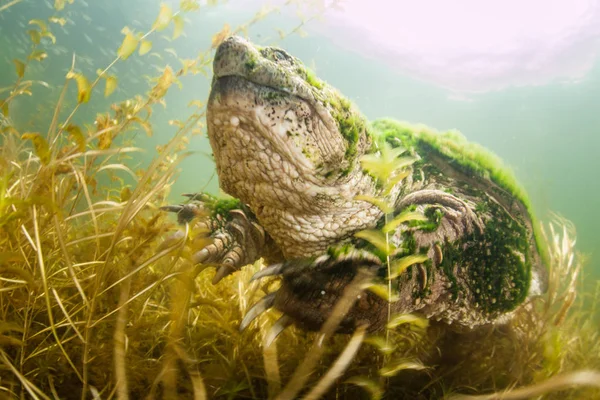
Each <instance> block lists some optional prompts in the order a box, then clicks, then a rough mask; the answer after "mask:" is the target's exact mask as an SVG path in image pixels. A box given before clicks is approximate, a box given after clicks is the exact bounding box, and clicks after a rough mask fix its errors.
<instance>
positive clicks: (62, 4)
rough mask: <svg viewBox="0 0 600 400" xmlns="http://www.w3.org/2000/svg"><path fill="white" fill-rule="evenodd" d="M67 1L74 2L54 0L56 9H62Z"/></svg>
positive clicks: (71, 1)
mask: <svg viewBox="0 0 600 400" xmlns="http://www.w3.org/2000/svg"><path fill="white" fill-rule="evenodd" d="M67 2H68V3H69V4H73V0H54V9H55V10H57V11H60V10H62V9H63V8H65V4H66V3H67Z"/></svg>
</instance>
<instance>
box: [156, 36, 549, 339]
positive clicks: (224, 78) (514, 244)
mask: <svg viewBox="0 0 600 400" xmlns="http://www.w3.org/2000/svg"><path fill="white" fill-rule="evenodd" d="M213 71H214V78H213V83H212V89H211V93H210V98H209V102H208V114H207V126H208V137H209V139H210V144H211V147H212V150H213V153H214V159H215V163H216V166H217V173H218V176H219V183H220V186H221V188H222V189H223V190H224V191H225V192H226V193H228V194H230V195H231V196H233V197H234V198H235V199H237V201H233V202H231V201H230V202H229V203H228V206H227V207H222V203H220V202H219V201H218V200H215V199H211V200H210V201H209V202H208V203H207V202H206V201H201V202H191V203H188V204H185V205H180V206H169V207H167V209H170V210H171V211H177V212H179V216H180V220H182V221H190V220H192V218H193V216H194V215H195V214H194V212H193V211H194V209H195V208H196V207H207V208H211V209H212V210H215V209H217V208H218V211H217V212H216V214H217V215H218V216H219V218H217V219H218V220H219V221H221V222H220V223H217V224H214V223H208V225H210V226H211V229H212V231H213V237H214V242H213V243H212V244H210V245H208V246H207V247H206V248H204V249H203V250H201V251H200V252H198V253H197V254H196V256H195V261H196V262H203V263H212V264H216V265H218V268H217V273H216V275H215V279H214V282H218V281H219V280H220V279H221V278H223V277H224V276H226V275H228V274H230V273H232V272H234V271H235V270H237V269H239V268H241V267H242V266H244V265H246V264H249V263H252V262H254V261H256V260H257V259H258V258H260V257H264V258H265V259H266V260H267V262H269V263H274V264H273V265H272V266H271V267H269V268H267V269H266V270H264V271H261V272H259V273H258V276H257V277H258V278H262V277H264V276H269V275H280V276H281V277H282V285H281V288H280V289H279V290H278V291H277V292H275V293H272V294H270V295H268V296H267V297H266V298H264V299H263V300H261V301H260V302H259V303H258V304H257V305H256V307H255V308H254V309H253V310H251V311H250V313H249V315H248V317H247V318H246V319H245V320H244V321H243V323H242V324H243V326H246V325H247V324H248V322H249V321H250V320H251V319H252V318H254V317H256V316H257V315H258V314H260V312H261V311H263V310H265V309H267V308H269V307H272V306H274V307H275V308H277V309H279V310H280V311H282V312H283V314H284V317H283V318H284V319H283V320H282V322H281V324H280V325H281V326H284V325H286V324H288V323H291V322H294V323H296V324H297V325H299V326H301V327H303V328H305V329H311V330H314V329H319V328H320V327H321V326H322V324H323V323H324V321H325V320H326V319H327V317H328V316H329V315H330V314H331V310H332V308H333V306H334V305H335V304H336V302H337V300H339V299H340V297H341V296H342V293H343V292H344V289H345V288H346V287H347V285H348V284H349V283H350V282H351V281H352V280H353V279H354V277H355V276H357V274H359V272H361V273H362V274H363V275H364V276H368V277H369V279H370V281H371V282H375V283H380V284H387V278H388V266H387V262H386V256H385V254H382V252H381V249H378V248H376V247H375V246H373V245H372V244H371V243H370V242H369V241H367V240H364V239H360V238H358V237H357V236H355V234H356V233H357V232H360V231H363V230H369V229H370V230H373V229H381V228H382V226H383V225H384V224H385V222H386V221H390V220H391V219H393V218H394V217H396V216H397V215H400V214H401V213H403V212H416V213H420V214H422V215H424V216H425V217H426V219H425V220H424V221H423V220H421V221H412V222H409V223H403V224H399V226H397V227H395V228H394V230H393V231H392V232H390V233H389V236H388V239H389V241H390V243H392V244H393V246H394V247H395V248H396V249H397V250H396V252H395V253H394V254H393V256H392V259H391V262H392V263H393V262H394V261H397V260H399V259H401V258H402V257H406V256H409V255H421V256H423V257H421V260H420V262H419V263H415V264H412V265H410V266H409V267H408V268H406V269H404V270H402V271H401V273H399V274H398V276H396V277H393V280H392V291H393V298H394V299H393V301H392V303H391V305H390V304H388V301H387V300H386V299H383V298H381V297H379V296H377V295H375V294H374V293H372V292H370V291H365V292H363V293H361V295H360V296H358V297H357V299H356V301H355V303H354V305H353V307H352V308H351V309H350V311H349V312H348V313H347V315H346V316H345V317H344V319H343V320H342V322H341V324H340V326H339V328H338V331H340V332H345V331H351V330H353V329H354V328H355V327H356V326H357V325H358V324H368V325H369V329H370V330H371V331H377V330H380V329H384V328H385V326H386V322H387V320H388V317H389V314H388V312H389V310H388V307H390V309H391V312H392V313H393V314H396V313H406V312H414V311H419V312H421V313H423V314H424V315H425V316H427V317H429V318H434V319H436V320H442V321H445V322H446V323H451V324H457V325H460V326H465V327H475V326H478V325H482V324H490V323H498V322H501V321H504V320H506V319H507V318H508V317H510V315H511V313H512V312H513V311H514V310H515V309H517V308H518V307H519V306H520V305H522V304H523V303H525V302H526V300H527V299H528V298H529V297H530V296H532V295H535V294H537V293H540V292H541V291H542V290H543V286H544V272H545V270H544V267H543V265H542V264H543V263H542V260H541V259H542V257H541V256H540V252H539V251H538V247H539V243H538V242H537V240H538V239H537V238H538V236H537V235H535V232H534V231H535V229H534V223H533V222H532V217H531V213H530V211H529V209H530V207H529V202H528V199H527V197H526V195H525V194H524V193H523V191H522V190H521V189H520V188H519V186H518V184H517V183H516V182H515V181H514V178H512V175H511V174H510V173H509V172H508V171H507V170H506V168H504V167H503V166H502V164H501V162H500V161H499V160H498V159H497V158H496V157H495V156H494V155H493V154H491V153H489V152H487V151H486V150H484V149H482V148H481V147H479V146H477V145H475V144H471V143H469V142H467V141H466V140H465V139H464V137H462V136H461V135H460V134H459V133H457V132H447V133H443V134H439V133H435V132H433V131H431V130H429V129H427V128H424V127H413V126H410V125H407V124H403V123H400V122H397V121H393V120H379V121H375V122H373V123H369V122H368V121H366V119H365V118H364V117H363V116H362V115H361V114H360V112H359V111H358V110H357V109H356V108H355V106H354V105H352V104H351V103H350V102H349V101H348V100H347V99H346V98H344V97H343V96H342V95H341V94H340V93H339V92H338V91H336V90H335V89H334V88H332V87H331V86H329V85H328V84H327V83H325V82H323V81H321V80H319V79H318V78H316V77H315V76H314V74H313V73H312V72H311V71H310V70H308V69H307V68H306V67H305V66H304V65H303V64H302V62H300V61H299V60H298V59H296V58H294V57H292V56H291V55H289V54H288V53H286V52H285V51H284V50H281V49H278V48H273V47H259V46H255V45H253V44H251V43H249V42H247V41H246V40H244V39H242V38H239V37H230V38H228V39H227V40H225V41H224V42H223V43H222V44H221V45H220V46H219V47H218V49H217V52H216V55H215V59H214V67H213ZM382 146H388V147H389V148H391V149H399V148H400V147H402V148H404V149H405V150H406V151H405V153H406V154H405V155H406V156H409V157H411V159H412V161H413V163H412V165H411V166H407V168H408V173H407V174H405V176H404V177H403V179H401V180H398V182H396V184H395V186H393V188H392V189H391V190H388V189H389V188H388V189H385V188H384V186H383V185H382V184H381V181H380V180H379V179H378V178H377V177H375V176H373V175H372V174H371V173H370V171H368V170H367V169H365V168H364V167H363V165H362V164H361V159H362V158H363V157H364V156H365V155H378V154H380V153H381V151H382V149H383V147H382ZM398 153H401V151H398ZM386 190H387V191H386ZM357 196H359V198H357ZM367 197H368V198H384V197H385V198H387V199H388V200H389V202H390V203H391V204H392V205H393V210H392V212H390V213H388V215H387V216H386V215H384V213H383V211H382V210H381V209H380V208H379V207H377V206H376V205H374V204H373V202H369V201H365V200H364V199H365V198H367ZM205 200H206V198H205ZM207 204H208V205H207ZM219 207H220V208H219ZM211 221H215V220H214V219H213V220H211ZM200 223H204V224H207V222H206V221H203V222H200ZM211 224H212V225H211Z"/></svg>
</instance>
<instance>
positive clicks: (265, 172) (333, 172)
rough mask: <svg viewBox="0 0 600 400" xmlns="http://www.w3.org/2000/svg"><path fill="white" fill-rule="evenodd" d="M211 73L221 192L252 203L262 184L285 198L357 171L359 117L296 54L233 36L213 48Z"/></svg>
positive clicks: (211, 126)
mask: <svg viewBox="0 0 600 400" xmlns="http://www.w3.org/2000/svg"><path fill="white" fill-rule="evenodd" d="M213 73H214V78H213V82H212V89H211V95H210V98H209V103H208V117H207V125H208V136H209V139H210V141H211V146H212V149H213V152H214V156H215V162H216V164H217V172H218V174H219V179H220V183H221V186H222V187H223V189H224V190H225V191H226V192H228V193H230V194H232V195H233V196H236V197H239V198H241V199H242V200H243V201H246V202H250V201H248V200H249V199H248V197H249V196H255V195H258V194H259V193H260V192H261V190H260V185H264V186H268V187H269V188H271V189H270V190H271V191H274V192H275V193H276V192H277V191H279V192H280V193H279V195H278V197H280V198H283V199H286V198H288V197H287V196H286V194H289V195H293V196H294V197H298V196H301V195H302V194H306V195H311V194H312V195H314V193H315V191H319V190H320V189H324V190H327V191H328V192H331V191H332V190H333V191H335V189H336V188H337V187H338V186H341V185H348V184H349V183H351V182H352V181H353V180H354V179H356V178H357V175H359V174H362V172H361V171H360V167H359V165H358V158H359V157H360V156H361V155H362V154H363V153H364V152H365V151H366V150H367V149H368V148H369V147H370V143H371V138H370V135H369V133H368V127H367V123H366V121H365V119H364V118H363V117H362V115H361V114H360V113H359V112H358V110H356V108H355V107H354V106H353V105H352V104H351V103H350V101H348V100H347V99H346V98H344V97H343V96H342V95H341V94H340V93H339V92H338V91H337V90H335V89H334V88H332V87H331V86H329V85H328V84H327V83H326V82H324V81H322V80H320V79H318V78H317V77H316V76H315V75H314V73H313V72H312V71H311V70H310V69H308V68H307V67H306V66H304V64H303V63H302V62H301V61H300V60H298V59H297V58H295V57H293V56H291V55H290V54H288V53H287V52H286V51H284V50H282V49H279V48H275V47H259V46H255V45H253V44H251V43H250V42H248V41H246V40H244V39H242V38H240V37H236V36H233V37H230V38H228V39H226V40H225V41H224V42H223V43H221V45H220V46H219V47H218V48H217V51H216V54H215V58H214V65H213ZM264 195H268V194H266V193H265V194H264ZM306 200H307V203H308V204H313V205H314V200H312V199H306ZM288 206H294V204H288ZM296 206H300V204H296Z"/></svg>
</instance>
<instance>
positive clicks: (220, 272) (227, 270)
mask: <svg viewBox="0 0 600 400" xmlns="http://www.w3.org/2000/svg"><path fill="white" fill-rule="evenodd" d="M235 271H237V270H236V269H235V268H234V267H232V266H231V265H223V266H221V267H218V268H217V272H216V273H215V276H214V277H213V279H212V284H213V285H216V284H217V283H219V282H220V281H221V279H223V278H225V277H226V276H227V275H231V274H233V273H234V272H235Z"/></svg>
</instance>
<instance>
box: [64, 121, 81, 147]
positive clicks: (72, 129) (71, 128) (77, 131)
mask: <svg viewBox="0 0 600 400" xmlns="http://www.w3.org/2000/svg"><path fill="white" fill-rule="evenodd" d="M65 130H66V131H67V132H69V135H70V136H71V137H72V138H73V140H75V143H77V150H79V151H80V152H82V153H83V152H84V151H85V136H83V133H82V132H81V128H79V127H78V126H77V125H73V124H69V125H68V126H67V127H66V128H65Z"/></svg>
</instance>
